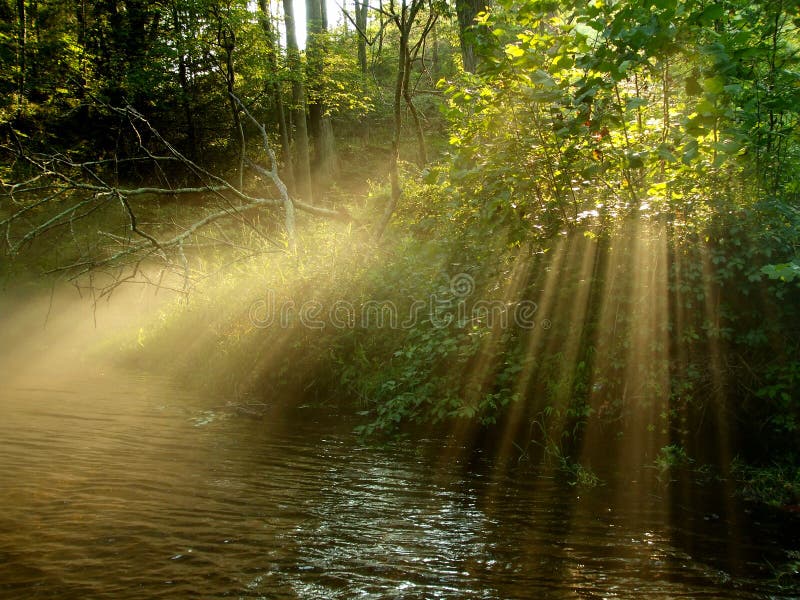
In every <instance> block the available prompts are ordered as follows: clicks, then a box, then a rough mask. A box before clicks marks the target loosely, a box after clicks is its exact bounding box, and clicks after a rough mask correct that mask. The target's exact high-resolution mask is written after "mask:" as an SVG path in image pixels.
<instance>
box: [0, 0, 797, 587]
mask: <svg viewBox="0 0 800 600" xmlns="http://www.w3.org/2000/svg"><path fill="white" fill-rule="evenodd" d="M799 30H800V4H799V3H798V2H797V1H796V0H724V1H708V0H565V1H561V2H553V1H551V0H490V1H488V2H484V1H482V0H453V1H452V2H451V1H449V0H373V2H372V3H368V2H367V0H352V1H351V0H341V1H334V0H331V1H327V0H305V2H304V3H301V2H295V1H294V0H258V2H252V1H245V0H157V1H155V2H144V1H142V0H100V1H98V2H86V0H15V1H13V2H12V1H11V0H0V90H1V91H2V93H1V94H0V227H1V228H2V236H3V240H2V245H3V252H2V256H3V258H2V262H0V275H2V279H3V282H4V283H3V285H4V288H5V289H7V290H14V289H21V286H23V284H24V286H28V287H30V288H31V289H34V290H36V293H38V294H43V295H48V294H50V304H51V308H49V309H48V314H50V313H51V312H52V310H55V311H56V312H57V311H58V307H57V306H55V305H53V300H52V299H53V290H56V289H58V290H62V289H74V290H75V292H74V293H76V294H80V296H81V297H82V298H84V300H85V301H87V302H90V303H92V305H94V306H99V305H105V304H108V305H113V304H114V303H115V301H116V299H117V297H125V294H128V293H129V292H128V291H126V290H131V289H135V290H142V289H146V290H150V292H148V293H158V294H161V296H159V297H160V298H163V299H164V300H163V301H162V303H161V304H160V305H159V307H158V308H157V309H156V310H154V311H153V313H152V314H150V315H149V316H148V317H147V318H141V319H133V318H129V319H128V320H127V321H126V322H125V324H124V326H120V327H116V328H112V329H114V330H113V331H108V332H106V333H108V334H109V335H110V338H109V339H107V340H106V341H104V342H103V343H102V344H101V345H100V346H99V347H98V348H99V349H98V348H95V349H93V350H92V352H95V353H100V354H101V355H103V356H104V357H105V358H104V360H105V359H108V358H109V356H112V355H113V357H112V358H113V362H114V364H115V365H117V366H118V367H119V366H120V365H124V366H125V368H129V369H138V370H141V371H144V372H148V373H159V374H161V375H163V376H165V377H167V378H168V379H169V380H170V381H171V382H173V383H172V384H174V385H177V386H179V387H180V388H181V389H183V390H198V393H201V392H202V393H203V394H207V395H211V396H214V397H216V398H226V399H229V400H228V407H229V408H230V409H231V410H233V411H234V412H237V411H238V412H237V414H243V413H246V414H248V415H253V416H256V417H258V416H261V417H263V415H264V410H263V409H262V407H264V406H265V405H271V404H272V403H273V402H275V401H276V400H275V399H285V402H286V403H289V404H292V405H295V406H300V405H302V406H307V405H308V406H311V407H312V408H311V409H309V410H311V411H319V412H320V414H321V413H324V412H325V411H331V410H332V411H333V412H334V413H335V414H336V415H339V416H341V418H342V419H343V420H344V421H346V423H347V430H348V431H350V432H353V435H354V436H355V437H354V439H356V440H359V442H358V443H359V444H378V445H379V446H380V447H383V446H381V445H383V444H390V445H392V444H398V445H399V446H413V445H414V444H415V443H417V442H415V441H413V440H416V439H418V438H419V436H423V437H425V436H433V437H437V436H445V437H448V439H454V440H458V443H459V444H461V445H462V446H463V447H464V448H466V449H467V453H468V454H469V455H471V456H475V455H476V454H480V455H481V456H489V457H491V460H492V461H495V463H493V464H500V463H502V464H504V465H514V468H519V467H520V466H521V465H523V466H525V468H528V469H529V470H531V471H532V472H536V473H540V474H541V473H548V474H551V475H552V477H554V478H555V480H556V481H560V482H562V483H563V484H564V485H565V486H566V487H565V488H564V489H566V490H569V491H571V492H572V491H575V490H583V492H582V493H584V494H592V493H593V492H592V490H596V489H602V488H603V487H604V486H606V487H607V486H608V485H610V483H609V482H610V481H611V480H612V479H613V476H612V475H609V473H612V472H633V471H636V472H640V473H646V474H649V475H642V476H641V477H642V478H647V477H650V478H652V480H653V482H655V483H653V485H654V486H656V485H657V486H665V487H666V488H669V490H670V491H667V492H665V493H666V494H667V495H668V496H670V498H672V501H673V502H674V503H676V505H681V503H683V505H686V504H691V503H692V502H693V501H694V499H695V498H696V496H697V494H701V492H695V491H693V490H694V486H701V487H702V486H710V487H709V489H714V490H721V491H720V492H719V495H718V496H717V497H718V498H720V499H719V500H718V502H719V505H720V506H724V507H729V506H733V505H734V504H736V503H743V505H744V506H746V507H756V508H748V509H747V510H748V511H750V510H755V511H765V512H764V514H768V515H770V517H769V518H776V519H778V520H779V521H780V522H783V523H786V522H788V523H790V524H791V525H790V527H797V526H798V525H797V514H798V513H800V444H798V440H800V33H799ZM28 287H26V288H25V289H28ZM4 293H5V292H4ZM123 303H124V300H123ZM9 314H11V313H9ZM5 318H6V317H5V316H4V319H5ZM14 352H15V351H14V349H13V348H12V347H5V348H4V349H3V353H4V354H7V355H9V356H11V355H12V354H13V353H14ZM92 360H93V359H92ZM282 401H283V400H282ZM437 439H438V437H437ZM509 468H510V467H509ZM670 482H672V485H671V487H670ZM659 489H661V488H659ZM597 493H602V492H597ZM659 493H660V492H659ZM715 493H716V492H715ZM736 505H737V506H738V504H736ZM724 507H723V508H718V509H717V510H715V511H713V512H712V513H709V514H713V516H714V517H716V518H717V519H718V518H720V517H719V514H723V513H724V514H727V515H728V517H730V514H729V513H730V511H729V513H725V510H726V508H724ZM609 510H611V509H609ZM730 510H731V511H733V510H734V509H730ZM717 513H719V514H717ZM748 514H749V513H748ZM758 514H762V513H761V512H759V513H758ZM726 518H727V517H726ZM706 520H707V521H708V520H709V519H706ZM711 520H715V519H711ZM790 546H791V547H789V548H784V550H785V553H784V555H782V556H783V562H781V563H780V565H777V564H776V565H775V566H774V568H773V569H772V570H771V571H770V577H773V578H774V581H775V582H777V585H778V588H779V589H780V590H783V591H784V592H785V593H787V594H789V595H787V596H785V597H791V593H790V592H789V591H787V590H791V589H794V590H796V589H797V588H794V587H792V586H796V585H798V584H800V579H798V573H800V547H798V546H797V539H795V540H794V542H791V544H790ZM0 550H2V546H1V545H0ZM184 554H185V552H184ZM179 556H182V555H179ZM770 566H771V567H772V566H773V565H772V564H771V563H770ZM1 581H2V579H0V582H1ZM3 589H5V588H3V587H2V584H1V583H0V593H2V590H3ZM365 589H366V588H365ZM425 589H427V588H425ZM295 591H296V590H295ZM351 591H352V590H351ZM418 591H419V590H418ZM662 591H663V590H662ZM428 592H430V590H428ZM426 593H427V592H426ZM508 593H509V594H511V595H513V593H512V592H508ZM300 595H301V596H303V595H304V594H300ZM307 595H308V594H307ZM501 595H502V594H501ZM657 596H658V594H655V595H654V596H652V597H657ZM308 597H333V596H331V595H329V596H326V594H324V593H323V594H322V595H321V596H314V594H313V593H310V595H308ZM431 597H439V596H436V595H435V594H434V595H433V596H431ZM454 597H455V596H454ZM461 597H466V596H461ZM470 597H471V596H470ZM486 597H495V596H486ZM559 597H561V596H559ZM726 597H727V596H726ZM730 597H762V596H730ZM772 597H779V596H774V595H773V596H772ZM781 597H782V596H781Z"/></svg>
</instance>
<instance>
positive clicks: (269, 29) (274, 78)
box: [258, 0, 294, 188]
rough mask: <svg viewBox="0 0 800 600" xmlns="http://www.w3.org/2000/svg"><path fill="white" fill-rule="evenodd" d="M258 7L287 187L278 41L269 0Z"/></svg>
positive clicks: (288, 152) (289, 167)
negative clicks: (265, 43)
mask: <svg viewBox="0 0 800 600" xmlns="http://www.w3.org/2000/svg"><path fill="white" fill-rule="evenodd" d="M258 7H259V9H260V13H259V20H260V23H261V28H262V30H263V31H264V38H265V39H266V42H267V56H266V61H267V70H268V71H269V72H268V74H267V90H266V91H267V93H268V94H269V95H270V96H271V97H272V103H273V106H274V108H275V120H276V121H277V123H278V132H279V134H280V138H281V150H282V153H283V161H284V164H285V165H286V169H285V171H286V172H285V174H284V180H285V181H286V184H287V185H288V187H289V188H293V187H294V166H293V161H292V149H291V143H290V137H289V126H288V123H287V120H286V109H285V107H284V103H283V90H281V83H280V81H281V80H280V76H279V73H280V69H279V65H278V42H277V39H276V35H275V28H274V27H273V25H272V15H271V13H270V7H269V0H258Z"/></svg>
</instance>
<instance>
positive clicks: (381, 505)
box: [0, 290, 791, 598]
mask: <svg viewBox="0 0 800 600" xmlns="http://www.w3.org/2000/svg"><path fill="white" fill-rule="evenodd" d="M162 301H163V298H161V299H160V298H157V297H154V296H152V294H144V295H143V294H142V293H141V291H140V290H128V291H126V292H125V294H121V295H120V296H119V297H117V298H115V299H114V300H112V302H111V304H109V305H105V304H101V305H99V306H98V307H97V313H96V315H93V307H92V304H91V302H89V301H88V300H87V299H85V298H84V299H80V298H79V297H78V296H77V295H76V294H74V292H72V291H71V290H59V292H58V293H57V294H56V295H55V296H54V297H53V299H52V306H50V305H51V299H50V296H49V295H48V294H31V293H29V292H24V291H18V292H17V293H16V294H9V293H5V294H4V296H3V298H2V314H3V319H2V322H1V324H0V329H1V335H2V340H3V350H2V353H0V370H1V371H2V380H0V597H3V598H37V597H41V598H49V597H59V598H142V597H204V598H214V597H248V598H276V597H278V598H293V597H297V598H349V597H354V596H363V597H368V598H394V597H408V598H416V597H431V598H523V597H553V598H579V597H621V598H641V597H648V598H658V597H663V598H674V597H699V596H707V597H725V598H762V597H767V596H769V597H786V598H788V597H791V594H789V593H787V592H786V591H785V590H781V589H780V588H778V587H776V586H775V585H774V581H772V580H771V579H770V577H771V575H770V571H769V568H768V565H767V562H766V560H767V559H768V558H773V559H774V558H776V557H780V556H781V554H782V552H783V550H782V546H781V544H782V540H783V541H785V539H786V538H785V535H786V532H785V531H784V532H780V531H779V530H778V529H777V528H776V526H773V525H770V524H769V523H768V522H761V523H759V525H758V527H755V526H754V523H753V521H754V517H753V516H752V515H748V514H747V513H745V512H743V511H742V510H741V507H734V508H732V509H731V510H729V511H728V512H727V513H726V512H724V511H723V509H722V508H719V503H720V496H715V495H714V491H713V490H711V491H709V492H708V493H706V494H705V495H703V494H702V493H699V492H698V496H697V500H698V501H697V503H696V504H695V505H693V506H691V507H689V506H685V507H681V506H674V505H673V503H670V502H669V498H670V490H669V489H665V488H662V489H657V488H652V487H650V484H649V483H648V482H646V481H643V480H638V479H636V478H635V477H633V476H632V475H631V474H627V475H626V474H617V475H614V474H609V475H608V484H607V485H606V486H604V487H601V488H597V489H595V490H586V491H582V490H580V489H579V488H575V487H571V486H569V485H567V484H564V483H559V482H558V481H557V480H554V479H553V478H551V477H542V476H538V475H537V474H536V472H534V471H533V470H531V469H529V468H525V467H524V466H514V465H511V466H509V465H506V466H505V467H503V468H495V467H496V465H493V464H492V463H491V461H489V460H487V459H484V458H482V457H481V455H477V457H476V456H474V455H473V456H468V454H467V453H466V449H465V448H463V447H462V445H461V444H460V443H459V442H458V441H457V440H455V439H447V438H422V439H415V440H414V441H413V443H409V441H408V440H403V439H398V440H393V441H391V442H389V443H380V442H379V441H365V440H363V439H360V438H358V437H357V436H355V435H354V434H353V426H354V422H353V421H352V419H351V418H348V417H346V416H342V415H340V414H335V413H334V412H333V411H326V410H320V409H318V408H312V407H307V406H303V405H300V406H297V403H294V406H292V404H293V403H292V402H290V401H289V400H290V399H283V400H279V399H275V398H266V399H263V402H264V406H263V410H262V411H260V412H259V413H253V412H251V411H247V410H243V409H242V406H241V405H239V404H237V403H236V402H234V401H232V399H231V398H226V397H213V396H209V395H204V394H202V393H201V392H198V391H197V390H188V389H184V388H181V387H179V386H176V385H175V384H174V383H173V382H171V381H170V380H169V379H167V378H164V377H162V376H156V375H152V374H146V373H136V372H130V371H126V370H124V369H122V368H120V367H119V366H114V361H113V360H111V359H112V358H113V352H112V349H113V348H114V347H115V345H114V344H113V343H112V344H109V343H107V342H106V341H105V340H106V339H107V337H108V336H109V334H111V333H114V332H119V331H121V330H123V329H125V328H130V327H131V326H132V325H135V323H136V322H137V319H141V318H143V317H145V316H146V315H147V314H150V313H151V312H152V311H153V310H154V309H155V308H156V307H157V306H158V304H159V302H162ZM48 309H49V311H50V315H49V317H48V319H47V323H46V325H45V316H46V315H47V312H48ZM95 316H96V321H97V326H95ZM131 330H132V331H135V328H134V329H131ZM104 348H109V349H108V350H104Z"/></svg>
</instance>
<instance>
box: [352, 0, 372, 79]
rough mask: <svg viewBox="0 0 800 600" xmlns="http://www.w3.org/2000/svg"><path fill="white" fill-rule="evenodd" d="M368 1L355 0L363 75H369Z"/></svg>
mask: <svg viewBox="0 0 800 600" xmlns="http://www.w3.org/2000/svg"><path fill="white" fill-rule="evenodd" d="M367 2H368V0H361V1H360V0H355V3H356V29H357V31H356V33H357V34H358V38H357V39H358V66H359V68H360V69H361V74H362V75H366V74H367V39H366V35H367V11H368V10H369V4H368V3H367Z"/></svg>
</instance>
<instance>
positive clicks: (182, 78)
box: [172, 2, 199, 162]
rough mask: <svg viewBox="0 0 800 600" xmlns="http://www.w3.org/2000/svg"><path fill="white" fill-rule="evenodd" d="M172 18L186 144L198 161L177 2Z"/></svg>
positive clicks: (191, 154)
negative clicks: (184, 120)
mask: <svg viewBox="0 0 800 600" xmlns="http://www.w3.org/2000/svg"><path fill="white" fill-rule="evenodd" d="M172 19H173V21H174V26H175V39H176V40H177V50H178V83H179V84H180V86H181V97H180V103H181V107H182V109H183V114H184V118H185V119H186V144H187V146H188V154H189V158H190V159H191V160H192V161H193V162H197V161H198V159H199V155H198V150H199V147H198V146H199V145H198V143H197V142H198V139H197V125H196V124H195V122H194V108H193V107H192V90H191V85H190V83H189V69H188V65H187V62H188V61H187V56H186V52H185V47H184V43H183V41H184V37H183V23H182V22H181V15H180V10H179V8H178V3H177V2H174V3H173V4H172Z"/></svg>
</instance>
